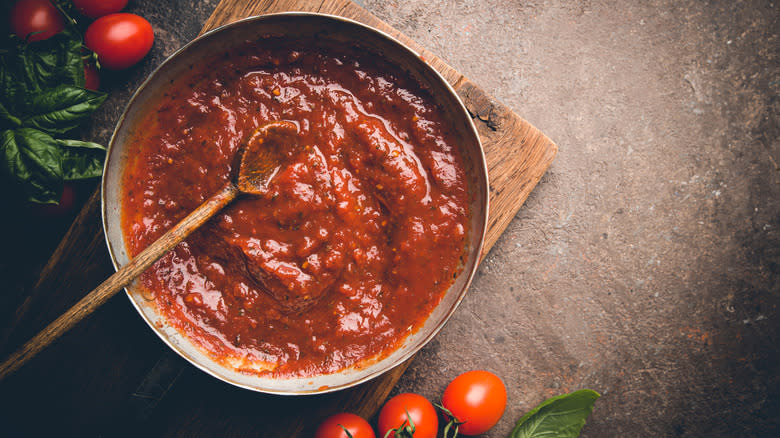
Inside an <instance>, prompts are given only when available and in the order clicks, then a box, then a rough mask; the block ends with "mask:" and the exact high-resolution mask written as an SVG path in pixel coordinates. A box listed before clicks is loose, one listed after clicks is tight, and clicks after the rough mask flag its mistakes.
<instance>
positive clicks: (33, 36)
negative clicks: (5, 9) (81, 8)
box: [10, 0, 65, 42]
mask: <svg viewBox="0 0 780 438" xmlns="http://www.w3.org/2000/svg"><path fill="white" fill-rule="evenodd" d="M10 17H11V31H12V32H13V33H15V34H16V36H18V37H19V38H22V39H25V38H26V39H27V41H28V42H33V41H40V40H45V39H46V38H49V37H51V36H52V35H55V34H58V33H60V32H62V30H63V29H65V20H64V19H63V18H62V14H60V11H59V10H57V8H56V7H55V6H54V5H53V4H51V2H49V0H21V1H19V2H17V3H16V4H15V5H14V7H13V9H11V15H10Z"/></svg>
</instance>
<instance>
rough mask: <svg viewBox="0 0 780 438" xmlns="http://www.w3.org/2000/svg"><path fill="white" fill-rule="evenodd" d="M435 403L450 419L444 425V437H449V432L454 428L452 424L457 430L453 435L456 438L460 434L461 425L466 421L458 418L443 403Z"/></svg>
mask: <svg viewBox="0 0 780 438" xmlns="http://www.w3.org/2000/svg"><path fill="white" fill-rule="evenodd" d="M433 405H434V406H436V407H437V408H439V409H440V410H441V412H442V414H444V416H445V417H446V418H448V419H449V421H448V422H447V425H446V426H444V438H448V434H449V433H450V429H452V426H455V431H454V433H453V435H452V438H456V437H457V436H458V429H459V428H460V425H461V424H464V423H466V422H465V421H460V420H458V418H457V417H455V415H454V414H453V413H452V411H450V410H449V409H447V408H445V407H444V405H443V404H439V403H434V404H433Z"/></svg>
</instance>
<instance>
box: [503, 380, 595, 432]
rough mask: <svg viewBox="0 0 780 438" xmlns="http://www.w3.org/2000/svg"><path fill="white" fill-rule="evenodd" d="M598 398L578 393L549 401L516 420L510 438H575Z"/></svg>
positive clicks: (584, 390)
mask: <svg viewBox="0 0 780 438" xmlns="http://www.w3.org/2000/svg"><path fill="white" fill-rule="evenodd" d="M599 397H600V395H599V393H597V392H596V391H592V390H590V389H581V390H579V391H574V392H572V393H571V394H563V395H559V396H557V397H552V398H549V399H547V400H545V401H543V402H542V403H540V404H539V405H538V406H537V407H535V408H533V409H532V410H531V411H530V412H528V413H527V414H525V415H524V416H523V418H521V419H520V420H518V422H517V425H515V428H514V429H513V430H512V434H511V435H510V438H542V437H544V438H550V437H555V438H577V437H578V436H579V435H580V430H582V426H584V425H585V419H587V418H588V415H590V413H591V411H592V410H593V404H594V403H595V402H596V399H598V398H599Z"/></svg>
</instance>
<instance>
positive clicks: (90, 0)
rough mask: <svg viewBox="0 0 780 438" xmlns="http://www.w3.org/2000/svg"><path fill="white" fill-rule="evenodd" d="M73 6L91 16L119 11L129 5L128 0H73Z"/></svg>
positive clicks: (95, 16)
mask: <svg viewBox="0 0 780 438" xmlns="http://www.w3.org/2000/svg"><path fill="white" fill-rule="evenodd" d="M73 6H75V7H76V9H77V10H78V11H79V12H81V14H82V15H85V16H87V17H89V18H98V17H102V16H104V15H108V14H113V13H115V12H119V11H121V10H122V9H124V8H125V6H127V0H73Z"/></svg>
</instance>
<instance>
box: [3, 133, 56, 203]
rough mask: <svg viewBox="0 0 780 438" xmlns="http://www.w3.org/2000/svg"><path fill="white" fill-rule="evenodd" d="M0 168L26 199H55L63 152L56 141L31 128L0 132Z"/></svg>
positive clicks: (45, 200)
mask: <svg viewBox="0 0 780 438" xmlns="http://www.w3.org/2000/svg"><path fill="white" fill-rule="evenodd" d="M0 149H2V155H0V171H2V173H3V174H4V175H5V177H6V178H7V179H8V180H10V181H11V183H12V184H14V185H15V186H16V187H18V188H19V189H20V190H21V191H22V195H23V197H24V198H25V199H27V200H29V201H32V202H38V203H56V202H57V201H59V199H60V195H61V194H62V182H63V175H62V155H61V153H60V148H59V147H58V145H57V141H56V140H54V139H53V138H52V137H51V136H50V135H48V134H46V133H45V132H41V131H38V130H37V129H31V128H19V129H15V130H10V129H7V130H5V131H3V132H2V133H0Z"/></svg>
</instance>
